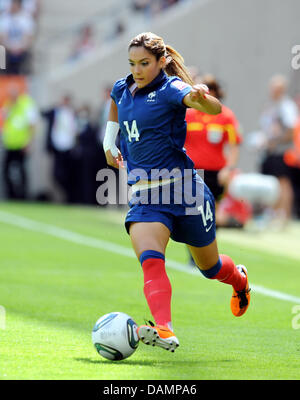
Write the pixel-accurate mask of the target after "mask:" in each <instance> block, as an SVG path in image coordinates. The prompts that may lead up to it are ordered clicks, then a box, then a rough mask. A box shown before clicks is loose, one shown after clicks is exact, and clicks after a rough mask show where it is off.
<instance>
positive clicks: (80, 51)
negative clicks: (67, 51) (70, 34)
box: [69, 25, 96, 61]
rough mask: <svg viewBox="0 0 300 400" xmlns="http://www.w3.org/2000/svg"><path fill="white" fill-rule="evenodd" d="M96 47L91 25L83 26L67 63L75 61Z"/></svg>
mask: <svg viewBox="0 0 300 400" xmlns="http://www.w3.org/2000/svg"><path fill="white" fill-rule="evenodd" d="M95 47H96V43H95V38H94V31H93V28H92V26H91V25H86V26H84V27H83V28H82V29H81V30H80V32H79V35H78V38H77V40H76V42H75V45H74V49H73V51H72V53H71V55H70V57H69V61H75V60H78V59H79V58H81V57H83V56H85V55H86V54H88V53H89V52H91V51H92V50H93V49H94V48H95Z"/></svg>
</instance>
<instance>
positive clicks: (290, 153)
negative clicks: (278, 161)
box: [284, 98, 300, 218]
mask: <svg viewBox="0 0 300 400" xmlns="http://www.w3.org/2000/svg"><path fill="white" fill-rule="evenodd" d="M298 100H300V98H299V99H298ZM298 108H299V109H300V101H299V104H298ZM284 161H285V163H286V164H287V165H288V166H289V167H290V172H291V173H290V177H291V182H292V184H293V189H294V194H295V211H296V216H297V217H298V218H300V117H299V118H298V121H297V123H296V126H295V128H294V134H293V145H292V147H291V148H290V149H288V150H287V151H286V152H285V153H284Z"/></svg>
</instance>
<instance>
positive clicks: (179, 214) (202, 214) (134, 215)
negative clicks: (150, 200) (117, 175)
mask: <svg viewBox="0 0 300 400" xmlns="http://www.w3.org/2000/svg"><path fill="white" fill-rule="evenodd" d="M198 209H199V210H198V213H197V214H193V215H188V214H187V213H186V209H185V208H184V207H182V206H181V205H176V204H170V205H168V206H167V205H163V206H162V205H159V204H157V205H153V204H135V205H133V206H132V207H131V208H130V210H129V211H128V214H127V216H126V220H125V227H126V230H127V233H129V227H130V224H131V223H132V222H161V223H162V224H164V225H165V226H166V227H167V228H168V229H169V230H170V232H171V235H170V237H171V238H172V239H173V240H175V241H176V242H180V243H185V244H188V245H191V246H195V247H203V246H207V245H209V244H210V243H212V242H213V241H214V240H215V238H216V221H215V200H214V197H213V195H212V193H211V191H210V190H209V188H208V187H207V186H206V185H204V196H203V202H202V204H201V205H200V207H198Z"/></svg>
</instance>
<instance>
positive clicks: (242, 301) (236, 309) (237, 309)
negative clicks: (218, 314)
mask: <svg viewBox="0 0 300 400" xmlns="http://www.w3.org/2000/svg"><path fill="white" fill-rule="evenodd" d="M237 268H238V269H239V271H240V273H241V274H244V275H245V276H246V278H247V283H246V287H245V289H243V290H239V291H236V290H234V289H233V294H232V297H231V303H230V307H231V311H232V314H233V315H235V316H236V317H240V316H242V315H243V314H245V312H246V311H247V308H248V307H249V304H250V290H251V289H250V288H249V282H248V274H247V268H246V267H245V266H244V265H237Z"/></svg>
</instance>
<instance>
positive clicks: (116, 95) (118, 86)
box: [110, 78, 126, 104]
mask: <svg viewBox="0 0 300 400" xmlns="http://www.w3.org/2000/svg"><path fill="white" fill-rule="evenodd" d="M125 86H126V80H125V79H124V78H123V79H119V80H118V81H117V82H116V83H115V84H114V86H113V88H112V91H111V93H110V97H111V98H112V99H113V100H114V102H115V103H116V104H118V102H119V100H120V99H121V97H122V94H123V91H124V88H125Z"/></svg>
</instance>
